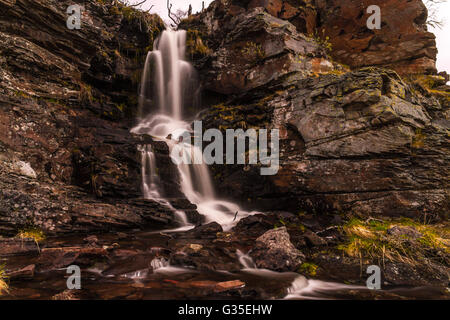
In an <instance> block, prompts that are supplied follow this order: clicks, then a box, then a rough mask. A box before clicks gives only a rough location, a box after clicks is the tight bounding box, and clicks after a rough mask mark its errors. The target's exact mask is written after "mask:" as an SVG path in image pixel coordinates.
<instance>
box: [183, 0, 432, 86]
mask: <svg viewBox="0 0 450 320" xmlns="http://www.w3.org/2000/svg"><path fill="white" fill-rule="evenodd" d="M371 5H377V6H378V7H379V8H380V10H381V29H374V30H370V29H369V28H367V20H368V19H369V17H370V16H371V15H372V13H368V12H367V9H368V8H369V6H371ZM253 10H259V11H260V12H265V13H266V14H267V16H269V17H270V18H269V17H267V16H266V17H265V18H263V19H261V17H258V20H257V21H254V20H252V19H248V17H247V18H245V16H246V15H247V14H249V15H250V16H251V15H252V13H247V12H253ZM427 17H428V12H427V9H426V7H425V5H424V4H423V3H422V1H421V0H390V1H386V0H375V1H373V0H364V1H354V0H351V1H348V0H332V1H323V0H302V1H294V0H251V1H232V0H216V1H214V2H213V3H212V5H211V6H210V8H208V10H206V12H205V13H202V15H201V20H202V21H203V22H204V24H203V25H201V27H200V28H199V27H198V26H197V28H196V29H197V30H200V34H201V35H202V36H203V37H204V39H207V40H208V41H207V42H208V46H210V47H211V48H213V49H214V51H215V52H217V56H218V59H217V62H213V63H212V66H213V67H215V65H216V64H217V63H218V64H220V63H226V62H225V61H224V60H225V58H224V57H227V56H226V54H225V52H223V50H216V49H217V48H216V47H217V45H215V44H214V43H217V42H219V43H220V42H222V43H221V47H224V46H225V47H227V46H229V47H232V48H233V50H235V49H238V50H240V49H241V48H242V47H243V43H242V36H243V35H245V36H246V37H247V38H248V39H254V40H253V41H255V42H256V43H262V45H261V46H262V48H268V47H269V48H276V49H275V50H278V51H282V49H281V50H280V47H279V46H277V45H275V46H274V43H273V42H278V43H279V44H281V43H282V42H283V40H284V41H288V42H290V45H293V44H295V41H291V39H295V38H298V35H297V34H296V33H297V32H298V33H301V34H304V35H307V36H309V37H310V38H314V39H316V40H319V41H318V42H319V43H322V44H324V45H325V48H326V49H328V51H329V53H330V55H331V56H332V57H333V58H334V59H335V60H336V61H339V62H340V63H344V64H346V65H348V66H349V67H351V68H359V67H365V66H379V67H386V68H390V69H393V70H395V71H397V72H398V73H399V74H401V75H408V74H423V73H435V72H436V66H435V62H436V54H437V49H436V43H435V36H434V35H433V34H432V33H430V32H427V26H426V21H427ZM280 20H281V21H283V20H284V22H280ZM263 21H266V22H267V24H268V25H270V28H268V27H267V26H266V28H265V31H266V32H267V34H269V35H273V36H275V35H276V34H277V35H278V37H276V36H275V37H274V38H273V41H272V43H271V42H270V41H267V36H263V34H264V33H263V32H258V29H259V28H260V27H261V24H262V22H263ZM236 22H237V24H236ZM287 22H289V23H288V24H287ZM287 25H289V28H291V30H285V31H286V32H283V31H282V30H280V28H281V29H284V28H286V26H287ZM186 26H192V21H189V22H187V23H186V24H182V27H183V28H186ZM236 27H237V28H236ZM243 27H244V28H247V29H251V30H248V32H243V31H244V30H242V28H243ZM292 29H294V30H296V31H294V32H292ZM232 30H233V31H232ZM196 35H198V34H196ZM221 35H226V36H224V37H223V38H222V37H221ZM239 36H240V39H239V40H241V41H236V40H237V39H238V38H239ZM264 37H265V38H266V41H262V40H263V39H262V38H264ZM244 38H245V37H244ZM233 39H234V41H233V43H230V40H233ZM196 43H198V42H196ZM290 45H284V49H286V50H289V49H292V47H291V46H290ZM197 48H198V46H197ZM304 48H305V49H306V50H305V51H304V52H303V53H304V54H307V55H308V56H310V55H311V53H312V52H311V50H308V49H307V47H306V46H304ZM273 50H274V49H271V50H268V52H267V54H261V58H266V59H267V58H269V57H270V54H271V53H274V52H273ZM228 51H229V50H228ZM203 52H204V50H203ZM237 56H238V57H242V55H240V54H238V55H237ZM235 57H236V54H233V55H232V56H228V58H229V59H230V60H235V59H234V58H235ZM310 57H317V52H315V54H314V55H313V56H310ZM269 60H270V59H269ZM281 60H282V59H281ZM310 60H311V59H306V61H305V59H304V58H302V59H301V61H302V62H301V63H300V64H307V63H308V62H310ZM276 61H278V62H277V64H278V65H279V64H280V59H274V61H273V62H276ZM282 61H283V63H287V62H286V60H282ZM297 61H298V60H297ZM236 63H238V64H239V63H241V61H240V59H237V61H236ZM323 63H324V62H323V61H313V64H316V65H322V68H323V67H324V65H323ZM294 65H295V64H294ZM266 67H269V66H268V64H267V63H266ZM325 67H326V65H325ZM232 70H234V69H232ZM302 70H306V71H307V70H308V68H307V67H306V68H305V66H304V67H303V68H302ZM249 73H251V71H250V72H249ZM230 74H231V75H233V72H231V73H230ZM242 76H246V74H243V75H242ZM274 76H276V73H275V74H274ZM227 84H229V83H227Z"/></svg>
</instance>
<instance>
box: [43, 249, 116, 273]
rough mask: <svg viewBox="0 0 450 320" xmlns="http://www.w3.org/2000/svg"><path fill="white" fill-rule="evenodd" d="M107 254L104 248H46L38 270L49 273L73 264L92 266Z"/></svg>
mask: <svg viewBox="0 0 450 320" xmlns="http://www.w3.org/2000/svg"><path fill="white" fill-rule="evenodd" d="M107 254H108V253H107V251H106V250H105V249H103V248H92V247H85V248H83V247H63V248H44V249H42V251H41V255H40V256H39V259H38V262H37V268H38V269H39V271H49V270H55V269H60V268H64V267H67V266H69V265H71V264H77V265H80V266H83V265H91V264H93V263H94V262H95V261H96V260H101V259H103V258H105V257H106V256H107Z"/></svg>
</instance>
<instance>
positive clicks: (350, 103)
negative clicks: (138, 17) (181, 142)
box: [183, 1, 449, 217]
mask: <svg viewBox="0 0 450 320" xmlns="http://www.w3.org/2000/svg"><path fill="white" fill-rule="evenodd" d="M284 2H289V1H284ZM393 2H394V1H392V2H389V3H393ZM397 2H398V3H399V4H402V6H403V5H404V4H403V1H397ZM397 2H395V3H397ZM251 3H252V5H251V4H250V2H245V4H242V5H237V4H235V3H234V2H231V3H230V2H229V1H228V2H227V1H215V2H214V3H213V4H212V5H211V7H210V8H209V9H208V10H206V11H205V12H203V13H201V14H200V15H198V16H195V17H191V18H190V19H189V20H188V21H187V22H185V23H184V25H183V27H185V28H187V29H188V30H190V32H189V33H190V34H195V35H196V36H198V37H200V38H201V39H202V40H201V41H200V40H199V39H198V38H197V39H196V40H195V41H194V42H193V43H195V44H198V43H200V42H201V43H203V44H204V45H205V46H206V47H208V48H210V49H211V51H208V50H203V51H202V52H203V55H201V54H198V55H193V58H194V59H195V63H196V64H197V66H198V67H199V69H200V71H201V78H202V79H204V86H205V87H206V88H207V89H208V92H207V94H206V96H207V98H208V99H206V101H205V104H213V103H214V102H215V103H217V104H216V105H214V106H211V107H210V108H209V109H208V110H207V111H205V112H204V113H203V116H202V117H203V120H204V127H206V128H219V129H221V130H225V129H228V128H234V129H237V128H243V129H244V130H245V129H248V128H269V129H270V128H278V129H279V130H280V139H281V141H280V170H279V172H278V174H277V175H275V176H272V177H262V176H261V175H260V171H259V167H257V166H242V165H241V166H238V165H229V166H222V165H218V166H213V168H212V171H213V175H214V178H215V181H216V186H217V188H219V190H220V191H221V192H222V193H225V194H228V195H229V196H230V198H235V199H236V198H240V199H241V200H242V202H247V203H249V206H251V207H254V206H257V207H260V208H263V209H271V210H285V209H287V210H290V211H293V212H298V210H305V209H306V210H309V211H311V212H316V213H320V212H324V211H334V212H338V213H339V212H351V213H354V214H362V215H390V216H399V215H403V216H409V217H420V216H422V215H427V216H433V217H439V216H440V217H445V216H446V215H447V213H448V209H449V192H448V188H449V183H448V179H447V176H448V174H449V167H448V165H446V164H448V163H449V162H448V161H449V139H448V134H447V131H448V129H449V119H448V116H449V109H448V108H449V104H448V101H449V98H448V97H449V94H448V87H447V86H445V85H443V84H445V81H443V80H445V79H444V78H443V77H441V76H438V75H421V76H417V77H415V78H412V76H411V77H409V78H408V79H409V80H406V78H405V77H403V78H402V77H400V76H399V75H398V73H396V72H395V71H392V70H388V69H379V68H374V67H370V68H369V67H367V68H362V69H359V70H354V71H350V70H349V69H348V68H346V67H345V66H339V65H338V64H336V63H331V62H330V61H331V60H330V59H329V58H328V55H327V53H326V51H327V50H326V49H327V44H326V43H324V42H323V41H322V40H320V39H317V38H315V39H313V38H308V37H305V35H304V34H303V35H302V34H301V32H307V31H305V30H304V29H300V30H299V29H298V26H295V25H294V24H293V23H291V22H289V21H286V20H282V19H279V18H275V17H273V16H271V14H274V12H273V11H272V9H270V8H272V7H271V5H273V4H274V3H278V2H277V1H269V2H264V1H261V2H257V1H253V2H251ZM256 3H258V4H259V6H260V7H258V6H257V5H256ZM269 4H270V6H269ZM332 5H333V4H332V2H329V6H332ZM246 6H249V7H246ZM250 6H255V7H256V8H254V9H250V10H249V11H245V10H243V9H242V8H250ZM278 7H280V6H278ZM322 7H323V6H322ZM322 7H321V6H319V5H317V6H315V10H316V12H320V10H322V9H320V8H322ZM355 7H357V6H355ZM419 7H420V8H422V6H421V5H419V4H418V3H417V2H416V1H412V2H411V5H410V6H408V10H405V13H402V14H404V17H405V19H404V20H405V21H403V23H404V25H405V26H406V25H408V26H409V25H411V26H415V27H416V29H414V30H415V31H414V30H413V28H412V27H411V28H410V29H408V30H410V32H409V33H408V32H407V31H405V38H400V40H399V39H398V40H399V41H398V42H396V45H395V46H394V45H392V46H391V45H389V48H391V49H392V50H387V51H386V50H385V49H382V48H384V47H383V46H382V45H381V42H377V41H372V42H371V43H372V44H373V45H374V46H375V43H378V45H379V48H380V50H382V51H383V50H384V51H386V52H388V56H384V55H383V53H382V52H378V51H376V50H375V49H376V48H378V47H373V48H372V49H373V50H372V49H371V50H369V51H364V52H365V54H370V55H373V56H377V57H382V60H380V61H375V60H373V59H371V58H370V57H369V56H367V57H365V58H364V60H363V61H365V64H368V65H376V66H385V67H393V68H394V65H392V66H391V65H388V64H387V61H390V62H392V61H394V62H395V63H394V64H395V66H398V67H401V68H400V69H397V70H398V71H401V72H402V74H405V72H406V73H408V74H410V73H416V72H422V73H424V72H428V71H430V70H432V68H431V69H430V68H428V67H424V66H425V65H427V66H429V67H431V66H432V65H433V66H434V59H435V56H434V55H433V50H432V46H431V44H430V46H431V47H429V46H427V45H425V44H424V43H422V42H420V41H419V42H418V43H417V46H418V47H415V46H412V45H408V43H410V42H408V41H410V40H411V39H414V41H416V40H418V39H419V40H420V39H422V36H421V34H420V33H418V31H417V30H418V29H417V28H419V27H417V25H421V24H422V23H423V22H424V21H423V19H422V18H421V19H419V20H418V19H415V18H416V17H417V15H415V14H412V13H411V12H416V13H417V10H418V9H417V8H419ZM335 8H337V7H335ZM342 8H343V7H342ZM383 8H384V6H383ZM416 9H417V10H416ZM336 10H338V9H336ZM342 10H344V9H342ZM396 12H397V11H396ZM421 12H423V11H421ZM270 13H271V14H270ZM277 16H280V14H279V13H278V14H277ZM320 17H321V18H320V21H322V17H324V18H323V19H325V20H324V21H326V17H327V15H323V14H321V15H320ZM349 17H351V15H349ZM421 17H422V16H421ZM341 18H342V17H341ZM252 19H254V22H252V23H249V24H248V26H246V24H245V23H244V21H251V20H252ZM336 19H337V18H336ZM287 20H289V19H287ZM395 20H396V21H399V20H400V21H401V20H402V19H395ZM364 21H365V20H364ZM258 22H259V24H258ZM322 23H325V22H322ZM348 25H349V26H351V25H352V24H351V23H350V22H348ZM223 26H230V27H229V29H227V28H226V27H225V29H224V27H223ZM405 28H406V27H405ZM219 29H220V30H219ZM419 29H420V28H419ZM221 30H223V31H224V32H223V33H222V32H221ZM386 30H387V29H386ZM386 30H384V29H383V28H382V29H381V30H380V31H377V32H381V34H382V35H383V36H382V35H379V36H377V37H378V38H380V39H385V40H383V41H384V42H383V43H388V42H389V40H388V39H391V38H390V37H391V36H392V35H388V33H389V32H387V31H386ZM402 30H403V29H402ZM421 30H422V32H423V33H424V32H425V31H424V29H421ZM349 32H350V31H349ZM385 32H386V35H385V36H384V33H385ZM274 34H276V37H275V36H273V35H274ZM424 34H426V33H424ZM372 37H374V36H372ZM383 37H386V38H383ZM242 39H245V40H242ZM248 39H261V40H260V45H261V48H262V47H264V45H265V43H266V42H268V43H271V44H270V47H271V48H276V52H277V54H275V55H274V56H271V55H270V54H269V55H267V53H266V52H265V51H263V52H264V53H265V54H266V55H265V56H264V57H262V59H260V60H259V61H257V62H255V63H254V65H252V66H249V65H247V67H244V64H243V63H242V62H241V61H244V57H245V55H246V53H247V51H246V50H241V51H239V50H235V49H236V48H241V47H242V43H247V42H246V41H249V40H248ZM274 39H276V40H274ZM308 39H309V41H308ZM330 39H331V38H330ZM402 39H403V40H402ZM408 39H409V40H408ZM271 41H275V42H276V41H278V42H276V43H277V44H274V43H275V42H271ZM330 41H333V39H331V40H330ZM339 41H340V40H339ZM352 41H353V40H352ZM402 41H406V42H402ZM411 41H412V40H411ZM403 46H404V47H405V48H404V49H402V47H403ZM343 47H345V48H347V49H349V48H352V47H353V46H352V45H350V44H349V43H347V44H345V45H343ZM258 48H259V46H258ZM320 48H322V49H320ZM394 48H395V49H394ZM426 48H428V49H429V50H428V49H426ZM193 49H196V47H195V46H194V47H193ZM374 50H375V51H374ZM377 50H378V49H377ZM424 50H425V51H424ZM194 51H195V50H194ZM384 51H383V52H384ZM408 52H409V53H408ZM424 52H426V53H427V59H428V60H426V61H428V62H426V63H425V64H424V65H422V66H421V65H420V63H419V62H418V61H419V60H420V59H419V58H423V57H425V53H424ZM334 53H336V51H335V50H334V49H333V50H332V51H331V53H330V54H331V55H334ZM394 53H395V54H399V55H400V54H401V55H402V56H404V57H410V58H408V59H407V60H408V63H411V65H410V66H408V67H407V68H406V67H405V66H406V65H404V64H403V62H401V61H399V60H398V59H397V58H393V56H392V55H391V54H394ZM283 56H284V57H298V58H299V59H300V60H301V61H302V62H301V63H300V64H299V68H293V67H292V66H293V65H295V63H293V64H289V63H288V64H272V65H270V67H268V63H269V62H270V61H275V60H278V59H281V57H283ZM343 56H345V55H344V54H343ZM348 56H349V57H350V56H351V55H350V53H348ZM412 56H415V57H417V59H418V60H415V59H413V58H411V57H412ZM221 57H229V59H228V60H227V61H225V60H224V59H222V58H221ZM316 59H321V61H322V62H321V63H320V65H322V66H325V65H326V66H327V68H328V69H327V68H324V69H320V70H317V69H315V68H314V63H313V61H317V60H316ZM383 59H385V60H383ZM353 61H354V62H355V65H354V66H358V67H359V66H362V65H364V64H361V63H359V62H358V60H357V59H353ZM423 61H425V60H423ZM303 62H304V63H303ZM405 63H406V62H405ZM413 65H414V66H416V67H417V68H416V67H412V66H413ZM266 67H267V68H271V69H272V71H271V73H270V74H271V75H272V76H271V77H266V76H265V72H264V71H262V70H264V68H266ZM403 67H405V68H403ZM410 67H411V68H410ZM244 69H245V70H250V71H249V74H245V73H244V72H243V71H242V70H244ZM394 69H396V68H394ZM413 69H414V70H413ZM252 70H253V71H252ZM255 70H258V71H255ZM402 70H403V71H402ZM405 70H410V71H411V70H412V71H411V72H410V71H405ZM249 75H254V76H250V77H249ZM239 77H241V79H240V80H238V81H234V80H236V79H237V78H239ZM414 79H415V80H414ZM221 81H222V82H221ZM438 84H439V85H438ZM227 85H232V89H230V88H231V87H229V86H227ZM229 89H230V90H229ZM221 94H228V96H222V95H221ZM230 94H231V95H230ZM211 97H214V98H215V99H216V101H214V99H213V98H211ZM244 197H245V198H244Z"/></svg>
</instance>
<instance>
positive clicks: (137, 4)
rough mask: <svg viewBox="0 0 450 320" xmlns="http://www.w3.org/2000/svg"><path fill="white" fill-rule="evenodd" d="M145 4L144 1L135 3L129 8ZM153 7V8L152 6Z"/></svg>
mask: <svg viewBox="0 0 450 320" xmlns="http://www.w3.org/2000/svg"><path fill="white" fill-rule="evenodd" d="M146 2H147V0H144V1H142V2H139V3H136V4H130V5H129V6H130V7H138V6H140V5H141V4H144V3H146ZM152 7H153V6H152Z"/></svg>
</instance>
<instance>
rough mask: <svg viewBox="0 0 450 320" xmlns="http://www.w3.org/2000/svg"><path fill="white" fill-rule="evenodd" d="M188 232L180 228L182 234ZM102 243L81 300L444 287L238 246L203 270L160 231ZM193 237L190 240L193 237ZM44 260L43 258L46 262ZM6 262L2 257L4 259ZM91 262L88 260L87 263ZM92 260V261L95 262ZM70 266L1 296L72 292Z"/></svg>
mask: <svg viewBox="0 0 450 320" xmlns="http://www.w3.org/2000/svg"><path fill="white" fill-rule="evenodd" d="M182 233H183V232H180V234H182ZM97 237H98V244H97V245H96V246H98V247H102V246H104V247H109V248H115V249H108V256H107V257H97V258H92V257H91V258H90V259H89V262H88V261H85V260H83V259H79V261H76V262H75V264H79V265H80V267H81V268H82V272H81V290H72V291H70V292H72V293H74V295H75V297H76V299H102V300H103V299H148V300H153V299H167V300H173V299H219V300H220V299H233V300H254V299H267V300H271V299H289V300H291V299H301V300H303V299H308V300H309V299H439V298H441V299H442V298H443V295H442V292H441V291H439V288H434V287H416V288H408V287H396V288H394V287H393V288H388V289H386V290H380V291H376V290H375V291H374V290H368V289H366V288H365V287H363V286H357V285H344V284H339V283H335V282H328V281H322V280H316V279H313V280H311V279H307V278H306V277H304V276H302V275H300V274H298V273H293V272H284V273H279V272H273V271H270V270H264V269H256V268H254V264H253V262H252V260H251V259H250V258H249V257H247V256H246V255H245V254H243V253H242V251H239V249H237V250H236V262H237V265H236V268H231V269H230V270H220V269H217V270H202V269H194V268H192V267H186V266H181V265H170V264H169V262H168V261H169V260H170V258H169V252H170V249H169V248H173V247H174V246H177V245H178V244H179V243H178V242H180V243H181V242H183V241H184V240H183V239H173V238H172V237H171V236H170V235H167V234H160V233H149V232H142V233H134V234H132V235H128V237H127V238H125V239H122V240H119V241H117V236H116V235H114V234H103V235H97ZM188 242H190V241H188ZM85 245H86V243H85V241H84V240H83V237H81V236H80V237H66V238H53V239H48V240H47V243H46V246H47V247H74V246H85ZM41 262H42V261H41ZM0 263H2V261H0ZM34 263H39V257H38V256H29V255H27V256H13V257H9V258H8V265H9V266H10V267H18V268H20V267H23V266H26V265H29V264H34ZM83 263H86V265H83ZM92 263H93V264H92ZM68 276H69V275H68V274H67V273H66V269H65V268H59V269H53V270H49V271H36V272H35V275H34V276H33V277H32V278H22V279H12V280H11V281H10V283H9V285H10V291H9V295H4V296H1V297H0V300H1V299H33V300H34V299H51V298H52V297H53V296H55V295H57V294H60V293H62V292H67V291H68V290H67V286H66V280H67V278H68ZM236 280H239V281H241V282H242V283H243V284H244V285H239V286H237V287H235V288H230V289H228V290H223V291H221V290H217V288H218V287H220V285H219V284H220V283H224V282H228V283H229V281H233V282H235V281H236Z"/></svg>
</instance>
